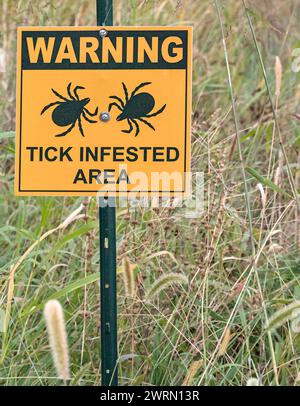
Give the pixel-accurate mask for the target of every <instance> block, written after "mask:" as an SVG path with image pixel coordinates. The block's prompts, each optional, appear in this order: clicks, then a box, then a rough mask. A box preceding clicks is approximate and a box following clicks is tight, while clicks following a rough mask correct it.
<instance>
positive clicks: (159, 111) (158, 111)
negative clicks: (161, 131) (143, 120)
mask: <svg viewBox="0 0 300 406" xmlns="http://www.w3.org/2000/svg"><path fill="white" fill-rule="evenodd" d="M166 106H167V105H166V104H165V105H164V106H162V108H161V109H159V110H157V111H156V112H155V113H152V114H148V115H147V116H145V117H147V118H150V117H154V116H158V115H159V114H160V113H162V112H163V111H164V109H165V108H166Z"/></svg>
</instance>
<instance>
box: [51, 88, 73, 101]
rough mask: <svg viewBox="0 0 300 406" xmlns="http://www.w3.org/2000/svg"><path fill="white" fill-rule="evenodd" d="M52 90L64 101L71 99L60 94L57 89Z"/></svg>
mask: <svg viewBox="0 0 300 406" xmlns="http://www.w3.org/2000/svg"><path fill="white" fill-rule="evenodd" d="M51 90H52V92H53V93H54V94H55V96H57V97H58V98H59V99H61V100H64V101H70V100H68V99H67V98H66V97H64V96H62V95H61V94H59V93H58V92H57V91H56V90H55V89H51Z"/></svg>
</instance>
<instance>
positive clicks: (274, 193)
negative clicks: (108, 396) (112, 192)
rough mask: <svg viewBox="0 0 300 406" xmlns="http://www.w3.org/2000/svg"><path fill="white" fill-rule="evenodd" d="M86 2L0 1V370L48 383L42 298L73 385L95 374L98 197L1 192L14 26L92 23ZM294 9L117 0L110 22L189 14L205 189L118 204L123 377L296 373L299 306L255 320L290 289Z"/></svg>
mask: <svg viewBox="0 0 300 406" xmlns="http://www.w3.org/2000/svg"><path fill="white" fill-rule="evenodd" d="M94 3H95V2H94V1H92V0H81V1H79V0H78V1H74V0H72V1H71V0H64V1H62V0H57V1H54V0H47V1H46V0H42V1H37V0H22V1H18V2H16V1H12V0H2V1H1V3H0V11H1V12H0V27H1V32H0V49H2V52H4V54H5V61H6V72H4V73H1V72H0V154H1V155H0V156H1V158H0V190H1V194H0V218H1V222H0V254H1V255H0V267H1V274H0V282H1V283H0V309H1V310H3V311H4V312H5V315H6V316H5V324H6V327H7V328H6V332H3V333H2V335H1V337H0V340H1V343H0V344H1V349H2V350H1V356H0V360H1V367H0V385H56V384H57V377H56V372H55V369H54V367H53V362H52V357H51V352H50V350H49V345H48V337H47V334H46V331H45V326H44V321H43V315H42V311H43V307H44V304H45V303H47V301H48V300H49V299H59V301H60V302H61V304H62V306H63V308H64V312H65V322H66V326H67V331H68V344H69V351H70V375H71V380H70V385H99V382H100V377H99V363H100V351H99V332H100V325H99V323H100V322H99V285H98V269H99V252H98V230H97V219H96V215H97V210H96V202H95V199H91V200H89V199H80V198H79V199H75V198H70V197H66V198H55V197H51V198H44V197H40V198H16V197H14V195H13V180H14V123H15V116H14V115H15V59H16V58H15V57H16V35H15V28H16V26H19V25H39V24H40V25H74V24H75V25H94V24H95V7H94ZM216 6H217V7H216ZM245 6H246V8H245ZM218 10H219V13H218ZM299 17H300V5H298V4H297V2H294V1H292V0H287V1H284V2H279V1H277V0H265V1H258V0H257V1H254V0H252V1H251V2H250V1H248V2H247V3H246V2H245V3H244V2H243V1H242V0H241V1H235V0H227V1H220V0H218V1H215V2H211V1H209V0H201V1H200V0H184V1H177V0H163V1H156V0H151V1H144V0H130V1H125V0H123V1H121V0H116V1H115V23H116V24H117V25H166V24H171V25H177V24H187V25H193V26H194V73H193V122H192V130H193V138H192V154H193V163H192V165H193V170H194V171H203V172H204V174H205V203H206V204H205V208H206V209H205V212H204V214H203V216H202V217H201V218H196V219H188V218H185V217H184V216H181V215H180V211H179V210H178V209H169V208H160V209H154V208H152V209H151V208H148V209H145V208H143V209H142V208H135V209H128V210H127V209H125V210H124V208H123V209H120V210H119V211H118V223H117V224H118V229H117V232H118V266H119V267H118V299H119V302H118V311H119V320H118V325H119V352H120V382H121V384H126V385H134V384H136V385H138V384H145V385H147V384H158V385H167V384H169V385H182V384H183V385H188V384H202V385H247V384H248V385H254V384H255V385H257V384H259V385H264V386H267V385H276V384H278V385H297V384H299V372H300V371H299V360H300V359H299V355H300V338H299V334H298V333H297V331H298V329H299V326H298V324H297V325H296V324H295V323H296V321H297V322H299V321H298V318H296V319H293V320H291V321H289V318H287V319H285V321H284V322H281V323H280V325H279V326H278V328H276V329H266V326H268V325H270V323H271V322H272V321H273V320H276V317H277V316H278V314H279V316H280V317H281V315H282V314H283V313H284V312H285V310H286V309H290V308H292V307H293V305H291V303H294V302H295V301H298V300H300V283H299V272H300V261H299V235H300V233H299V209H298V207H297V199H298V194H299V189H300V170H299V169H300V154H299V146H300V144H299V140H300V131H299V125H300V123H299V121H298V120H297V118H294V116H293V115H294V114H299V107H298V106H299V99H300V88H299V77H300V76H299V75H300V73H298V74H297V73H294V72H293V71H292V69H291V63H292V59H291V53H292V50H293V49H294V48H297V47H299V46H300V38H299V32H298V31H299V30H298V21H299ZM222 28H223V30H222ZM7 61H8V62H7ZM279 64H280V65H279ZM229 78H230V79H231V80H230V81H229V80H228V79H229ZM81 204H83V205H82V206H81ZM170 275H171V276H172V275H173V276H174V275H175V276H176V275H177V276H176V278H177V279H176V278H175V279H176V280H175V279H174V280H173V281H172V283H162V284H161V281H167V282H169V279H170ZM178 275H179V276H178ZM178 278H179V279H180V280H179V279H178ZM171 279H172V278H171ZM187 281H188V282H189V283H188V284H187V283H185V282H187ZM149 292H150V293H151V292H154V293H155V294H153V295H152V299H151V300H149V298H148V296H149ZM147 294H148V296H147ZM296 303H297V302H296ZM273 315H274V316H273ZM276 325H277V324H276Z"/></svg>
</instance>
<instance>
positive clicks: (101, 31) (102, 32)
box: [99, 28, 107, 38]
mask: <svg viewBox="0 0 300 406" xmlns="http://www.w3.org/2000/svg"><path fill="white" fill-rule="evenodd" d="M99 34H100V37H102V38H103V37H106V36H107V30H105V29H104V28H101V30H100V31H99Z"/></svg>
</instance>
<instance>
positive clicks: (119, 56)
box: [15, 27, 192, 196]
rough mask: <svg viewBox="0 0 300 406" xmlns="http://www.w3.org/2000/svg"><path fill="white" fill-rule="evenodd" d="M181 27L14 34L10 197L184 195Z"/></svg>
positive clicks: (187, 77)
mask: <svg viewBox="0 0 300 406" xmlns="http://www.w3.org/2000/svg"><path fill="white" fill-rule="evenodd" d="M191 69H192V29H191V27H138V28H137V27H108V28H102V27H80V28H79V27H72V28H71V27H67V28H62V27H55V28H53V27H49V28H45V27H23V28H19V29H18V82H17V131H16V182H15V192H16V194H17V195H74V196H75V195H97V194H99V195H115V196H120V195H123V194H126V193H129V195H130V194H132V193H136V194H139V193H140V195H145V194H148V193H151V192H153V193H157V194H158V195H159V196H165V195H173V196H174V195H185V194H186V193H188V192H189V172H190V143H191V141H190V127H191V119H190V115H191Z"/></svg>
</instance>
